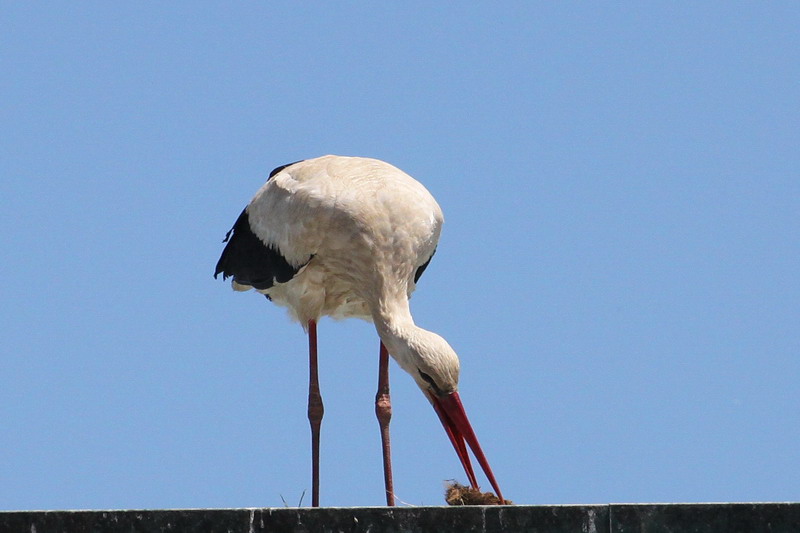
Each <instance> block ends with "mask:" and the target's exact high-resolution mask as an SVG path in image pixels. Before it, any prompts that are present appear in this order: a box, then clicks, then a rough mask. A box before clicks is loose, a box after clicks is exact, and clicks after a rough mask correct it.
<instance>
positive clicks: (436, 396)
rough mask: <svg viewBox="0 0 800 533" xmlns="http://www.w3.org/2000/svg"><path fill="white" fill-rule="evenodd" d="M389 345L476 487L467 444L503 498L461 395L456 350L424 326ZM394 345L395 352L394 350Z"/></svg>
mask: <svg viewBox="0 0 800 533" xmlns="http://www.w3.org/2000/svg"><path fill="white" fill-rule="evenodd" d="M393 344H398V345H397V346H394V347H391V346H390V347H389V350H390V351H391V352H392V355H393V356H394V357H395V359H396V360H397V362H398V363H399V364H400V366H401V367H402V368H403V369H404V370H405V371H406V372H408V373H409V374H411V376H412V377H413V378H414V381H416V382H417V385H418V386H419V388H420V389H422V392H423V393H424V394H425V397H426V398H428V400H429V401H430V402H431V405H433V408H434V410H435V411H436V414H437V415H438V416H439V420H440V421H441V422H442V426H444V430H445V432H446V433H447V436H448V438H449V439H450V442H451V443H452V444H453V448H455V450H456V454H457V455H458V459H459V460H460V461H461V465H462V466H463V467H464V471H465V472H466V474H467V477H468V478H469V482H470V484H471V485H472V486H473V488H475V489H477V488H478V481H477V478H476V477H475V471H474V470H473V469H472V463H471V462H470V458H469V454H468V452H467V445H469V448H470V449H471V450H472V454H473V455H474V456H475V458H476V459H477V460H478V463H479V464H480V465H481V468H483V471H484V473H485V474H486V477H487V478H488V479H489V482H490V483H491V485H492V488H493V489H494V490H495V492H496V493H497V497H498V498H499V499H500V501H501V502H502V501H504V500H503V495H502V493H501V492H500V488H499V487H498V485H497V481H496V480H495V477H494V473H493V472H492V469H491V467H490V466H489V462H488V461H487V459H486V456H485V455H484V453H483V450H482V449H481V445H480V443H479V442H478V437H477V436H476V435H475V432H474V430H473V429H472V425H471V424H470V422H469V419H468V418H467V413H466V411H465V410H464V406H463V405H462V404H461V398H460V397H459V395H458V374H459V367H460V366H459V361H458V356H457V355H456V352H455V350H453V348H451V347H450V344H448V343H447V341H446V340H444V339H443V338H442V337H440V336H439V335H437V334H435V333H433V332H430V331H426V330H424V329H421V328H414V331H413V332H412V333H411V334H407V335H405V336H404V338H403V342H401V343H393ZM393 348H394V350H395V351H392V349H393Z"/></svg>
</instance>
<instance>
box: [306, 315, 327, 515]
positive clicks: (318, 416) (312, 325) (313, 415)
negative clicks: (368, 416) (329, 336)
mask: <svg viewBox="0 0 800 533" xmlns="http://www.w3.org/2000/svg"><path fill="white" fill-rule="evenodd" d="M308 366H309V379H308V421H309V422H311V505H312V507H319V429H320V426H321V425H322V415H323V414H324V412H325V410H324V409H323V406H322V395H320V393H319V376H318V374H317V322H316V321H315V320H309V321H308Z"/></svg>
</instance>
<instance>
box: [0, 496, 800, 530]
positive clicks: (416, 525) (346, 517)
mask: <svg viewBox="0 0 800 533" xmlns="http://www.w3.org/2000/svg"><path fill="white" fill-rule="evenodd" d="M0 531H2V532H3V533H5V532H9V533H12V532H13V533H16V532H20V533H22V532H25V533H50V532H58V533H73V532H74V533H95V532H97V533H100V532H103V533H114V532H120V533H121V532H125V533H132V532H148V533H149V532H197V533H201V532H202V533H213V532H226V533H258V532H275V531H280V532H283V531H287V532H297V533H301V532H302V533H305V532H309V533H312V532H313V533H317V532H319V533H339V532H348V533H356V532H364V533H366V532H370V533H406V532H417V531H425V532H427V531H430V532H437V533H449V532H454V533H456V532H457V533H466V532H481V533H493V532H514V531H530V532H536V533H566V532H569V533H578V532H581V533H634V532H635V533H639V532H642V533H645V532H647V533H682V532H692V533H712V532H714V533H716V532H719V533H740V532H741V533H758V532H761V531H763V532H770V533H784V532H785V533H797V532H800V503H713V504H613V505H555V506H524V505H517V506H502V507H483V506H476V507H398V508H394V509H390V508H386V507H351V508H320V509H308V508H285V509H284V508H280V509H190V510H149V511H148V510H140V511H136V510H130V511H4V512H0Z"/></svg>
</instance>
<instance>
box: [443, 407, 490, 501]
mask: <svg viewBox="0 0 800 533" xmlns="http://www.w3.org/2000/svg"><path fill="white" fill-rule="evenodd" d="M429 396H430V398H431V403H432V404H433V408H434V409H435V410H436V414H437V415H439V420H441V421H442V425H443V426H444V430H445V431H446V432H447V436H448V437H450V442H452V443H453V448H455V449H456V454H458V458H459V460H460V461H461V465H462V466H463V467H464V471H465V472H466V473H467V477H468V478H469V482H470V485H472V488H474V489H479V487H478V480H477V478H476V477H475V471H474V470H473V469H472V463H470V461H469V455H468V454H467V447H466V445H465V441H466V444H469V447H470V449H471V450H472V454H473V455H474V456H475V458H476V459H477V460H478V463H480V465H481V468H483V472H484V474H486V477H487V478H488V479H489V483H491V484H492V488H493V489H494V492H495V494H497V497H498V498H499V499H500V501H501V502H505V499H504V498H503V494H502V493H501V492H500V487H498V486H497V480H495V478H494V474H493V473H492V468H491V467H490V466H489V461H487V460H486V456H485V455H484V454H483V450H482V449H481V445H480V443H478V437H476V436H475V432H474V431H473V430H472V425H471V424H470V423H469V419H468V418H467V413H466V412H465V411H464V406H463V405H462V404H461V398H460V397H459V396H458V392H453V393H450V394H448V395H447V396H443V397H439V396H436V395H435V394H430V395H429Z"/></svg>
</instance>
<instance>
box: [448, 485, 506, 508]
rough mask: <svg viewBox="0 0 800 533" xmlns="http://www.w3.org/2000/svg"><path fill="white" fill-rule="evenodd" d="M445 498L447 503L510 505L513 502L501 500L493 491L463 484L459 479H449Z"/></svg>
mask: <svg viewBox="0 0 800 533" xmlns="http://www.w3.org/2000/svg"><path fill="white" fill-rule="evenodd" d="M444 499H445V501H446V502H447V505H510V504H511V502H510V501H508V500H506V501H504V502H502V501H500V498H498V497H497V496H495V495H494V494H493V493H491V492H481V491H479V490H478V489H473V488H472V487H468V486H466V485H462V484H461V483H459V482H457V481H452V480H451V481H449V482H448V483H447V485H446V486H445V491H444Z"/></svg>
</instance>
